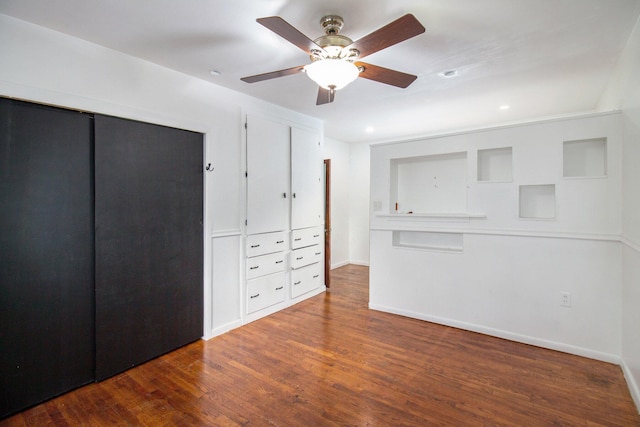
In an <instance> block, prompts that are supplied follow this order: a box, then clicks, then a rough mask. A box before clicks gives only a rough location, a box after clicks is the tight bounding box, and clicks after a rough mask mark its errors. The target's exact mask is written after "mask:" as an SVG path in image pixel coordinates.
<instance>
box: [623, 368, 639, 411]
mask: <svg viewBox="0 0 640 427" xmlns="http://www.w3.org/2000/svg"><path fill="white" fill-rule="evenodd" d="M620 367H621V368H622V373H623V374H624V379H625V380H626V381H627V387H628V388H629V392H630V393H631V397H632V398H633V401H634V402H635V404H636V409H637V410H638V413H639V414H640V387H639V386H638V383H636V381H635V378H634V377H633V374H632V373H631V369H630V368H629V366H627V364H626V363H625V361H624V359H622V361H621V362H620Z"/></svg>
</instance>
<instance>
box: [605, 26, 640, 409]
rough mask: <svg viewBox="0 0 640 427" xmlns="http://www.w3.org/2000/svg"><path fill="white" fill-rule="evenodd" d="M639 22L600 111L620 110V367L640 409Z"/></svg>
mask: <svg viewBox="0 0 640 427" xmlns="http://www.w3.org/2000/svg"><path fill="white" fill-rule="evenodd" d="M638 76H640V21H638V22H637V23H636V26H635V28H634V30H633V32H632V33H631V36H630V37H629V40H628V42H627V45H626V47H625V50H624V51H623V53H622V55H621V57H620V59H619V63H618V66H617V69H616V73H615V74H614V75H613V77H612V79H611V82H610V83H609V86H608V87H607V89H606V90H605V92H604V94H603V97H602V99H601V102H600V105H599V108H600V109H603V110H605V109H612V108H621V109H622V117H623V129H624V144H623V149H622V152H623V157H622V171H623V174H622V194H623V197H622V241H623V248H622V251H623V256H622V300H623V315H622V367H623V369H624V373H625V376H626V378H627V383H628V384H629V388H630V390H631V394H632V396H633V398H634V400H635V402H636V406H637V407H638V408H639V409H640V333H638V328H639V326H638V325H640V192H639V191H638V184H639V183H640V78H638Z"/></svg>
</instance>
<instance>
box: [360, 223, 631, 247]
mask: <svg viewBox="0 0 640 427" xmlns="http://www.w3.org/2000/svg"><path fill="white" fill-rule="evenodd" d="M370 230H371V231H428V232H437V233H462V234H482V235H489V236H515V237H543V238H553V239H575V240H595V241H605V242H621V241H624V240H625V239H624V237H621V236H620V235H619V234H595V233H565V232H561V231H529V230H518V229H489V228H449V227H415V226H414V227H407V228H404V227H403V228H399V227H380V226H377V227H371V229H370ZM625 243H626V242H625ZM627 244H628V245H629V246H631V247H633V243H631V242H629V243H627ZM634 249H636V250H638V251H639V252H640V245H636V246H635V247H634Z"/></svg>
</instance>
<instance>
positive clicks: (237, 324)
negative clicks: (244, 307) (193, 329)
mask: <svg viewBox="0 0 640 427" xmlns="http://www.w3.org/2000/svg"><path fill="white" fill-rule="evenodd" d="M240 326H242V321H241V320H240V319H238V320H234V321H233V322H229V323H225V324H224V325H222V326H218V327H216V328H213V329H211V330H210V331H209V333H208V334H207V335H205V336H204V337H202V339H203V340H205V341H208V340H210V339H211V338H215V337H217V336H218V335H222V334H226V333H227V332H229V331H230V330H232V329H236V328H239V327H240Z"/></svg>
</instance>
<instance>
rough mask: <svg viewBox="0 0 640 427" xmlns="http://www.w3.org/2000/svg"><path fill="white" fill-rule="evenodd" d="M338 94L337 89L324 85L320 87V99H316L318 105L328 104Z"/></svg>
mask: <svg viewBox="0 0 640 427" xmlns="http://www.w3.org/2000/svg"><path fill="white" fill-rule="evenodd" d="M335 96H336V91H335V90H329V89H325V88H323V87H322V86H319V87H318V99H317V100H316V105H322V104H328V103H330V102H333V100H334V98H335Z"/></svg>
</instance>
